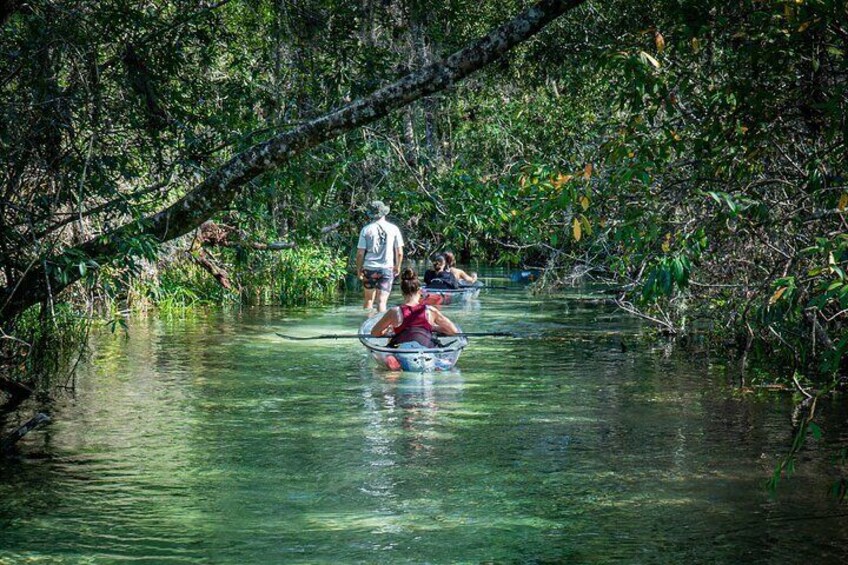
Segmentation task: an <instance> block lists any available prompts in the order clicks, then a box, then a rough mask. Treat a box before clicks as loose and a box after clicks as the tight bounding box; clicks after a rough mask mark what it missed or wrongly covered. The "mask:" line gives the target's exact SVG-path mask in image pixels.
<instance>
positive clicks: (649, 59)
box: [639, 51, 660, 69]
mask: <svg viewBox="0 0 848 565" xmlns="http://www.w3.org/2000/svg"><path fill="white" fill-rule="evenodd" d="M639 58H640V59H642V62H644V63H645V64H648V65H651V66H652V67H654V68H655V69H659V68H660V62H659V61H657V60H656V59H655V58H654V57H653V56H652V55H651V54H650V53H647V52H645V51H640V52H639Z"/></svg>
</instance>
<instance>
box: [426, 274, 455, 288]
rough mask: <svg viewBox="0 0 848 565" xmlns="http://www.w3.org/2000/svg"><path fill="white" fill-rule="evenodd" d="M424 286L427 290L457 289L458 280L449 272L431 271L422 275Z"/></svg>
mask: <svg viewBox="0 0 848 565" xmlns="http://www.w3.org/2000/svg"><path fill="white" fill-rule="evenodd" d="M424 284H425V285H427V286H428V287H429V288H435V289H439V288H459V280H457V278H456V277H455V276H454V274H453V273H452V272H451V271H450V270H449V269H445V270H444V271H438V272H437V271H433V270H432V269H431V270H429V271H427V272H426V273H424Z"/></svg>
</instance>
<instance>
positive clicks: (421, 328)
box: [371, 269, 458, 349]
mask: <svg viewBox="0 0 848 565" xmlns="http://www.w3.org/2000/svg"><path fill="white" fill-rule="evenodd" d="M400 289H401V291H402V292H403V304H401V305H400V306H395V307H394V308H391V309H389V311H388V312H386V313H385V314H384V315H383V317H382V318H381V319H380V321H379V322H377V323H376V324H375V325H374V327H373V328H372V329H371V335H373V336H374V337H382V336H384V335H386V334H387V333H389V332H393V334H394V335H393V336H392V338H391V339H390V340H389V344H388V345H389V347H396V348H398V349H410V348H413V349H414V348H421V347H425V348H430V347H437V346H438V341H437V340H436V336H435V335H434V334H435V333H439V334H442V335H454V334H456V333H457V331H458V330H457V327H456V325H455V324H454V323H453V322H451V321H450V320H449V319H448V317H447V316H445V315H444V314H442V313H441V312H439V310H437V309H435V308H431V307H430V306H428V305H426V304H424V303H423V302H422V301H421V281H419V280H418V275H416V274H415V271H413V270H412V269H406V270H405V271H404V272H403V274H402V275H401V281H400Z"/></svg>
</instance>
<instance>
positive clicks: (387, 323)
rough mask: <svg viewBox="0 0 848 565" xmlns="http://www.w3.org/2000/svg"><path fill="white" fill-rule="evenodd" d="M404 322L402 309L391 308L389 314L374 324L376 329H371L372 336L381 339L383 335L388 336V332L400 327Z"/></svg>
mask: <svg viewBox="0 0 848 565" xmlns="http://www.w3.org/2000/svg"><path fill="white" fill-rule="evenodd" d="M402 321H403V320H401V319H400V308H398V307H394V308H391V309H389V311H388V312H386V313H385V314H383V317H382V318H380V321H379V322H377V323H376V324H374V327H373V328H371V335H373V336H374V337H381V336H383V335H386V332H388V331H389V330H391V329H392V328H394V327H395V326H399V325H400V324H401V322H402Z"/></svg>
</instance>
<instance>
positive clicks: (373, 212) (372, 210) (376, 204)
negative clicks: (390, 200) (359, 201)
mask: <svg viewBox="0 0 848 565" xmlns="http://www.w3.org/2000/svg"><path fill="white" fill-rule="evenodd" d="M367 210H368V217H369V218H371V219H373V220H377V219H379V218H382V217H383V216H385V215H387V214H388V213H389V207H388V206H386V205H385V204H384V203H383V201H382V200H374V201H373V202H369V203H368V207H367Z"/></svg>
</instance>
